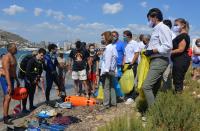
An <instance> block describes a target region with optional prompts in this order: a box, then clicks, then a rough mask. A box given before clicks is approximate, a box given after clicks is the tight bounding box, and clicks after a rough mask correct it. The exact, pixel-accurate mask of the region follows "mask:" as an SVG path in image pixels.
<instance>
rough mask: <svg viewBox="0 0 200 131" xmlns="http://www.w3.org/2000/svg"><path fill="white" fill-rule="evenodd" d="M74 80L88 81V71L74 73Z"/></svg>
mask: <svg viewBox="0 0 200 131" xmlns="http://www.w3.org/2000/svg"><path fill="white" fill-rule="evenodd" d="M72 79H73V80H81V81H84V80H87V74H86V69H84V70H81V71H72Z"/></svg>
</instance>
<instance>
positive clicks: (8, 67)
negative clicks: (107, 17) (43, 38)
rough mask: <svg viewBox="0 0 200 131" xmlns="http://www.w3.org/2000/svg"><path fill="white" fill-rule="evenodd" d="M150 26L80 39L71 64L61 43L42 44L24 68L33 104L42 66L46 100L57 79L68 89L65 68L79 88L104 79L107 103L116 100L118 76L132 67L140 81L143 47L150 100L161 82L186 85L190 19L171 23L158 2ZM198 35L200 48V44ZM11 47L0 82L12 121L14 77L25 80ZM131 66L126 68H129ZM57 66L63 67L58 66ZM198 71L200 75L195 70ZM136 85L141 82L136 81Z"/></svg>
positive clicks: (86, 89) (91, 89)
mask: <svg viewBox="0 0 200 131" xmlns="http://www.w3.org/2000/svg"><path fill="white" fill-rule="evenodd" d="M147 20H148V23H149V27H151V28H153V30H152V34H151V35H148V34H142V35H140V37H139V42H138V41H136V40H134V39H133V34H132V32H131V31H129V30H126V31H124V32H123V40H120V39H119V33H118V32H117V31H106V32H103V33H102V34H101V39H102V40H101V47H100V48H97V47H96V45H95V44H89V46H88V47H86V43H85V42H81V41H77V42H76V43H75V48H74V49H72V50H71V52H70V54H69V58H71V59H70V62H69V63H67V64H66V61H65V60H64V56H63V52H62V53H59V57H57V53H56V52H57V46H56V45H55V44H50V45H49V46H48V52H46V50H45V49H43V48H41V49H39V50H38V52H37V53H36V54H33V55H32V57H31V58H30V59H29V60H28V61H27V63H26V64H25V67H24V69H20V70H21V74H23V73H24V74H23V75H19V76H22V77H21V79H23V80H24V81H25V87H26V88H27V90H28V94H29V101H30V106H29V107H30V110H34V109H35V108H36V107H35V106H34V105H33V99H34V93H35V88H36V86H37V85H38V83H39V81H40V77H41V74H42V72H43V70H45V71H46V90H45V95H46V103H49V101H50V98H49V96H50V90H51V88H52V84H53V82H54V83H55V84H56V85H57V87H58V90H59V95H60V96H61V97H62V98H64V97H65V96H66V93H65V83H64V79H65V77H64V76H65V73H66V70H69V71H71V74H72V79H73V80H74V86H75V94H76V95H77V96H80V95H82V94H83V95H84V96H86V97H92V96H93V95H94V94H95V92H96V90H97V89H98V87H99V86H98V85H99V83H102V86H103V91H104V99H103V108H104V109H107V108H110V107H111V106H117V98H118V97H117V95H116V91H115V88H114V84H113V79H115V78H117V80H118V81H120V79H121V77H122V76H123V73H124V72H125V71H126V69H127V70H132V71H133V74H134V78H135V80H133V81H135V83H137V67H138V64H139V63H140V61H141V53H143V54H144V55H145V56H146V57H148V58H150V63H149V64H150V66H149V71H148V73H147V77H146V79H145V80H144V83H143V87H142V89H143V92H144V95H145V98H146V100H147V103H148V106H151V105H152V104H153V103H154V102H155V97H156V94H157V92H158V90H159V89H160V87H161V81H163V86H162V87H163V88H164V90H167V89H169V88H171V87H172V83H171V81H172V80H173V84H174V87H175V91H176V92H177V93H181V92H182V91H183V81H184V77H185V74H186V72H187V70H188V68H189V66H190V62H191V57H190V56H189V55H188V49H189V47H190V36H189V35H188V32H189V23H188V22H187V21H186V20H185V19H183V18H178V19H176V20H175V21H174V22H173V23H174V25H172V22H171V21H170V20H163V14H162V12H161V11H160V10H159V9H158V8H152V9H150V10H149V12H148V14H147ZM199 44H200V41H199V40H197V42H196V45H197V48H199V47H200V45H199ZM7 50H8V53H7V54H5V55H4V56H3V58H2V67H0V75H1V77H0V82H1V84H2V88H3V92H4V100H3V111H4V113H3V114H4V122H5V123H9V119H10V116H9V115H8V109H9V103H10V100H11V95H12V93H13V89H14V81H15V80H16V82H17V86H19V85H20V82H19V80H18V77H17V73H16V66H17V61H16V58H15V56H14V55H15V54H16V53H17V47H16V45H15V43H10V44H9V45H8V47H7ZM194 54H195V55H196V56H199V54H200V51H199V50H195V51H194ZM125 67H126V69H125ZM57 69H58V70H57ZM194 77H196V76H194ZM134 87H137V84H134ZM137 96H138V92H137V91H136V90H135V88H133V90H132V91H131V92H130V93H129V94H125V99H126V100H127V102H128V103H129V102H132V101H133V99H135V98H136V97H137ZM22 103H23V112H28V110H27V108H26V103H27V99H24V100H23V101H22Z"/></svg>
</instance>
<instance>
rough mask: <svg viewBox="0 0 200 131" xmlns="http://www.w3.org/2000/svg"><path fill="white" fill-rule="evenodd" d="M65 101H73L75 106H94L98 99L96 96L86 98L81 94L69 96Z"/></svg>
mask: <svg viewBox="0 0 200 131" xmlns="http://www.w3.org/2000/svg"><path fill="white" fill-rule="evenodd" d="M65 102H71V103H72V105H73V106H94V105H96V100H95V99H94V98H86V97H81V96H67V97H66V98H65Z"/></svg>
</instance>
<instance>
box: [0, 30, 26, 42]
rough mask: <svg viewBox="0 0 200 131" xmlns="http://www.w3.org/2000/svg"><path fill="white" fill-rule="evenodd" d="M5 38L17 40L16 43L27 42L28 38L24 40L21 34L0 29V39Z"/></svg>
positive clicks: (3, 39)
mask: <svg viewBox="0 0 200 131" xmlns="http://www.w3.org/2000/svg"><path fill="white" fill-rule="evenodd" d="M5 40H8V41H18V43H21V44H22V43H26V42H28V40H26V39H25V38H23V37H21V36H19V35H17V34H14V33H11V32H7V31H4V30H1V29H0V41H5ZM1 44H2V43H1Z"/></svg>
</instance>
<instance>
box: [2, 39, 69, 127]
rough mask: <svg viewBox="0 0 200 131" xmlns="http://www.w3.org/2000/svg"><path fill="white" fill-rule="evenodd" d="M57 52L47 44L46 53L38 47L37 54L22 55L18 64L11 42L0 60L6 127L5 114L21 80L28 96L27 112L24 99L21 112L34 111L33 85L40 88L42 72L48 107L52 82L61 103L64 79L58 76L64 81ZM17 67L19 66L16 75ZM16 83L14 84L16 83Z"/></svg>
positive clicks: (60, 57)
mask: <svg viewBox="0 0 200 131" xmlns="http://www.w3.org/2000/svg"><path fill="white" fill-rule="evenodd" d="M56 52H57V46H56V45H55V44H50V45H49V46H48V52H46V50H45V49H43V48H40V49H39V50H38V51H37V52H33V53H32V54H31V55H27V56H25V57H24V58H23V59H22V60H21V63H19V64H17V60H16V57H15V54H16V53H17V46H16V43H14V42H11V43H9V44H8V45H7V53H6V54H4V55H3V56H2V57H1V64H0V65H1V67H0V83H1V86H2V89H3V93H4V99H3V120H4V123H5V124H12V122H11V121H10V118H11V117H10V116H9V115H8V112H9V105H10V101H11V97H12V95H13V93H14V88H15V85H16V86H17V87H20V81H24V83H25V85H24V87H25V88H26V89H27V94H28V97H29V110H27V107H26V105H27V98H25V99H23V100H22V113H29V112H30V111H33V110H34V109H36V108H37V107H36V106H34V94H35V90H36V86H39V82H40V78H41V74H42V72H43V70H44V71H45V72H46V77H45V78H46V89H45V96H46V103H47V104H49V101H50V91H51V88H52V85H53V82H54V83H55V84H56V85H57V88H58V90H59V96H60V97H61V98H62V99H63V100H64V99H65V96H66V93H65V87H64V80H63V79H61V78H60V77H61V75H62V78H63V76H64V75H63V74H62V73H63V72H64V70H65V69H66V65H65V64H64V57H63V53H60V54H59V57H57V55H56ZM17 65H19V71H18V72H17ZM61 70H62V71H61ZM19 79H20V80H19ZM15 81H16V82H17V84H15Z"/></svg>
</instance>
